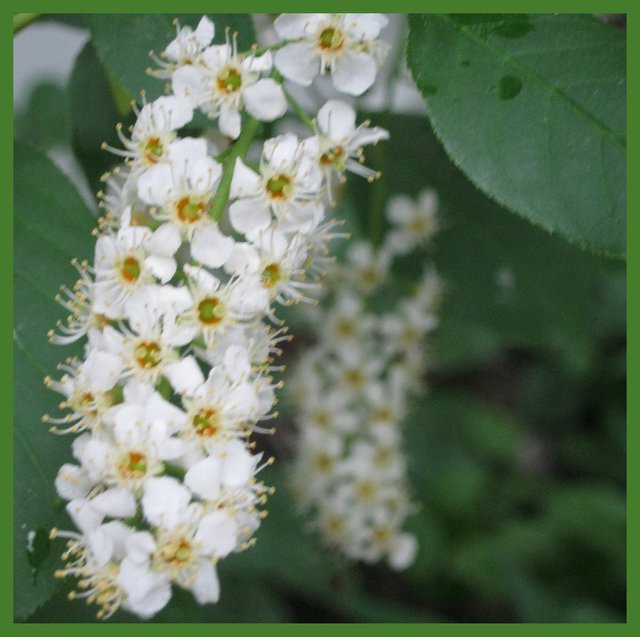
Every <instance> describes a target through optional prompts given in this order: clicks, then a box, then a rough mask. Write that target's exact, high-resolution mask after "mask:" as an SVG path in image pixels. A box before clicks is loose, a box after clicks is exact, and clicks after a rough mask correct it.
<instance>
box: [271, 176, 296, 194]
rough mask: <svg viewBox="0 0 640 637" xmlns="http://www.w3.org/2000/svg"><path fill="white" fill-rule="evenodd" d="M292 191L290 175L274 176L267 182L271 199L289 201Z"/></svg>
mask: <svg viewBox="0 0 640 637" xmlns="http://www.w3.org/2000/svg"><path fill="white" fill-rule="evenodd" d="M292 190H293V186H292V183H291V177H289V176H288V175H283V174H279V175H274V176H273V177H271V179H269V181H267V195H269V197H271V199H287V198H288V197H289V196H290V195H291V191H292Z"/></svg>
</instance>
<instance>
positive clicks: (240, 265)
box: [224, 243, 260, 274]
mask: <svg viewBox="0 0 640 637" xmlns="http://www.w3.org/2000/svg"><path fill="white" fill-rule="evenodd" d="M259 268H260V256H259V255H258V251H257V250H256V249H255V248H254V247H253V246H252V245H250V244H248V243H235V244H234V246H233V252H232V253H231V256H230V257H229V260H228V261H227V263H226V264H225V266H224V269H225V270H226V271H227V272H229V273H234V274H244V273H247V272H257V271H258V269H259Z"/></svg>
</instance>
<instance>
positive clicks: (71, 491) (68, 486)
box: [55, 464, 93, 500]
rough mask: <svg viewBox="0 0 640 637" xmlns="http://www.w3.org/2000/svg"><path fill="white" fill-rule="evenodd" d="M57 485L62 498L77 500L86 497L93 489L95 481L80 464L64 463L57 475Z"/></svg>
mask: <svg viewBox="0 0 640 637" xmlns="http://www.w3.org/2000/svg"><path fill="white" fill-rule="evenodd" d="M55 486H56V491H57V492H58V495H59V496H60V497H61V498H63V499H65V500H77V499H82V498H84V497H85V496H86V495H87V494H88V493H89V491H91V488H92V487H93V482H92V481H91V480H89V476H88V475H87V474H86V472H85V471H84V470H83V469H82V468H81V467H79V466H78V465H75V464H63V465H62V466H61V467H60V470H59V471H58V475H57V476H56V481H55Z"/></svg>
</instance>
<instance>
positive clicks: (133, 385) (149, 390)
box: [124, 378, 155, 405]
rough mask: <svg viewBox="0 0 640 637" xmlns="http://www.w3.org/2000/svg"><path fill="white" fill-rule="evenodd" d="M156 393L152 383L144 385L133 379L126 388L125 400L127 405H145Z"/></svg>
mask: <svg viewBox="0 0 640 637" xmlns="http://www.w3.org/2000/svg"><path fill="white" fill-rule="evenodd" d="M154 391H155V390H154V389H153V385H152V384H151V383H144V382H141V381H139V380H136V379H135V378H132V379H131V380H130V381H128V382H127V384H126V385H125V386H124V400H125V402H126V403H133V404H136V405H144V404H145V403H146V402H147V400H149V398H150V397H151V396H152V395H153V392H154Z"/></svg>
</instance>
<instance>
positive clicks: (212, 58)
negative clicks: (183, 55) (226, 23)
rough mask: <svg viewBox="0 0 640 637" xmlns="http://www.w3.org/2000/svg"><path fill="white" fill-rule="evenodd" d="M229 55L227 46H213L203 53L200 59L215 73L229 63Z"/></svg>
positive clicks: (229, 49) (230, 52)
mask: <svg viewBox="0 0 640 637" xmlns="http://www.w3.org/2000/svg"><path fill="white" fill-rule="evenodd" d="M231 54H232V51H231V47H230V46H229V45H228V44H214V45H213V46H210V47H207V49H206V50H205V51H203V53H202V59H203V60H204V62H205V64H206V65H207V66H208V67H209V68H210V69H211V70H212V71H217V70H218V69H219V68H221V67H222V66H224V65H225V64H226V63H227V62H228V61H229V58H230V57H231Z"/></svg>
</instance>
